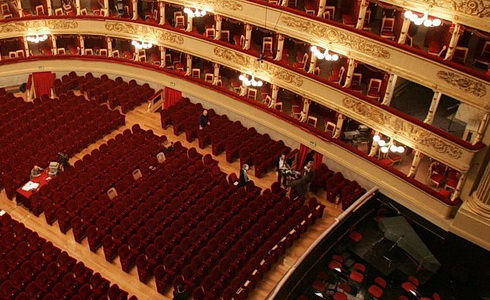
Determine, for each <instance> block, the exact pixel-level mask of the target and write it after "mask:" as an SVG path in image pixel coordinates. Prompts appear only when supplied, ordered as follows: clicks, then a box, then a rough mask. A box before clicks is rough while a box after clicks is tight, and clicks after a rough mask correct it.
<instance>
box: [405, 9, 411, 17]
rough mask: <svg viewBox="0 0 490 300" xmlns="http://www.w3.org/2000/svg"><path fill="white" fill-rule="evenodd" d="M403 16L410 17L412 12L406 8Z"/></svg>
mask: <svg viewBox="0 0 490 300" xmlns="http://www.w3.org/2000/svg"><path fill="white" fill-rule="evenodd" d="M404 16H405V18H407V19H410V18H411V17H412V12H411V11H409V10H407V11H406V12H405V14H404Z"/></svg>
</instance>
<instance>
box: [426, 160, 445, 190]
mask: <svg viewBox="0 0 490 300" xmlns="http://www.w3.org/2000/svg"><path fill="white" fill-rule="evenodd" d="M446 171H447V167H446V166H445V165H443V164H440V163H438V162H433V163H431V164H430V167H429V172H430V173H429V180H430V182H431V183H432V184H433V185H434V186H435V187H439V186H440V185H441V184H442V182H443V181H444V176H445V174H446Z"/></svg>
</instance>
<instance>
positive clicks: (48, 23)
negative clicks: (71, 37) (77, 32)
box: [0, 19, 78, 33]
mask: <svg viewBox="0 0 490 300" xmlns="http://www.w3.org/2000/svg"><path fill="white" fill-rule="evenodd" d="M76 28H78V22H77V21H74V20H56V19H52V20H32V21H18V22H8V23H3V24H1V25H0V33H11V32H26V31H27V32H29V31H33V32H36V31H39V30H41V29H46V30H56V29H76Z"/></svg>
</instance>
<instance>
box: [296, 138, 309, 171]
mask: <svg viewBox="0 0 490 300" xmlns="http://www.w3.org/2000/svg"><path fill="white" fill-rule="evenodd" d="M308 152H310V148H308V147H306V146H305V145H303V144H301V146H300V147H299V156H298V159H299V160H298V163H297V164H296V171H301V168H302V167H303V165H304V164H305V159H306V155H307V154H308Z"/></svg>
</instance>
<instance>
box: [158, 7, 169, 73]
mask: <svg viewBox="0 0 490 300" xmlns="http://www.w3.org/2000/svg"><path fill="white" fill-rule="evenodd" d="M160 3H161V2H160ZM158 50H160V66H161V67H162V68H165V65H166V63H167V62H166V60H165V55H166V54H167V49H166V48H165V47H163V46H158Z"/></svg>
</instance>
